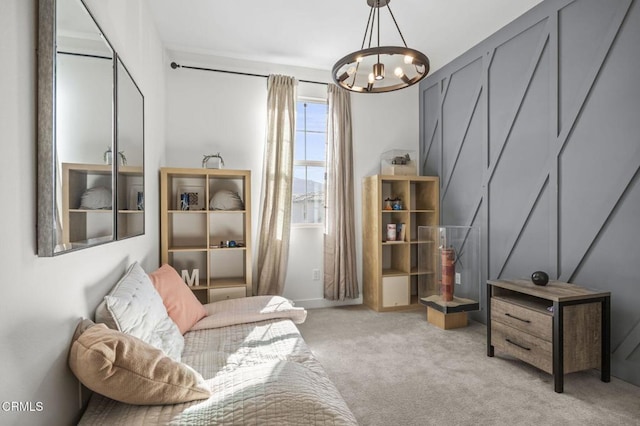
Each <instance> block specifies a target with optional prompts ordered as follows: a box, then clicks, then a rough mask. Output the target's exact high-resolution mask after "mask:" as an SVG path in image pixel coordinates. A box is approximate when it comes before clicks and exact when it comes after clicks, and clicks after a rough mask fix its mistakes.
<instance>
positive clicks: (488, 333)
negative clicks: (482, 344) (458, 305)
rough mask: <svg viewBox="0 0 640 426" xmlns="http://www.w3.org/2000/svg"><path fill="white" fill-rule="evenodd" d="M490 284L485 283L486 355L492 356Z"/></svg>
mask: <svg viewBox="0 0 640 426" xmlns="http://www.w3.org/2000/svg"><path fill="white" fill-rule="evenodd" d="M492 288H493V287H492V286H491V285H489V284H487V356H493V345H492V344H491V293H492Z"/></svg>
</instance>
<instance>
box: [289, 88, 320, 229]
mask: <svg viewBox="0 0 640 426" xmlns="http://www.w3.org/2000/svg"><path fill="white" fill-rule="evenodd" d="M326 146H327V103H326V101H320V100H309V99H299V100H298V102H297V104H296V140H295V148H294V157H293V196H292V200H291V202H292V205H291V223H292V224H321V223H323V222H324V191H325V166H326Z"/></svg>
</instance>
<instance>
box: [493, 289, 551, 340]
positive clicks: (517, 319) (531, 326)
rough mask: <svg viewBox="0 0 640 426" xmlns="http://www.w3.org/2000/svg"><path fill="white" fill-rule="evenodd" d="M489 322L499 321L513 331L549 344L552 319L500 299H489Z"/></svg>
mask: <svg viewBox="0 0 640 426" xmlns="http://www.w3.org/2000/svg"><path fill="white" fill-rule="evenodd" d="M491 321H499V322H501V323H503V324H506V325H509V326H511V327H513V328H515V329H518V330H521V331H524V332H526V333H529V334H532V335H534V336H537V337H539V338H541V339H543V340H547V341H549V342H551V339H552V333H553V317H552V316H551V315H547V314H545V313H542V312H537V311H534V310H533V309H528V308H524V307H522V306H518V305H515V304H512V303H509V302H505V301H503V300H501V299H498V298H495V297H492V298H491Z"/></svg>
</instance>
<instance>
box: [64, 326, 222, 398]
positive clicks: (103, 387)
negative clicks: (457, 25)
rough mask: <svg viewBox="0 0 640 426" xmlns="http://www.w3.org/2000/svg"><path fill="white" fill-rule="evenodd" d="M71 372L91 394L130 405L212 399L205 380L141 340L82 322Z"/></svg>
mask: <svg viewBox="0 0 640 426" xmlns="http://www.w3.org/2000/svg"><path fill="white" fill-rule="evenodd" d="M69 367H71V371H73V373H74V374H75V375H76V377H78V379H79V380H80V381H81V382H82V383H83V384H84V385H85V386H86V387H88V388H89V389H91V390H93V391H94V392H98V393H100V394H102V395H104V396H106V397H108V398H111V399H115V400H116V401H120V402H124V403H127V404H137V405H161V404H177V403H180V402H188V401H195V400H198V399H206V398H208V397H209V396H211V391H210V390H209V388H208V387H207V385H206V383H205V381H204V379H203V378H202V376H201V375H200V374H199V373H198V372H197V371H195V370H194V369H192V368H191V367H189V366H188V365H186V364H183V363H181V362H177V361H174V360H173V359H171V358H170V357H168V356H167V355H165V354H164V352H162V351H161V350H160V349H157V348H155V347H153V346H151V345H149V344H148V343H145V342H143V341H142V340H140V339H138V338H137V337H134V336H131V335H128V334H125V333H122V332H120V331H117V330H112V329H110V328H107V326H106V325H104V324H93V322H92V321H90V320H84V321H83V322H81V323H80V324H79V325H78V327H77V329H76V333H75V334H74V336H73V342H72V344H71V351H70V353H69Z"/></svg>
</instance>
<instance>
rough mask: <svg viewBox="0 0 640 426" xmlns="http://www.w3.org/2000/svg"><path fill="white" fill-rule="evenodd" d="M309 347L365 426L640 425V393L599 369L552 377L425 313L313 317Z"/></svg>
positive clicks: (349, 311) (482, 333) (341, 311)
mask: <svg viewBox="0 0 640 426" xmlns="http://www.w3.org/2000/svg"><path fill="white" fill-rule="evenodd" d="M299 328H300V330H301V332H302V334H303V336H304V339H305V340H306V342H307V343H308V344H309V347H310V348H311V350H312V351H313V353H314V354H315V355H316V357H317V358H318V359H319V361H320V362H321V363H322V365H323V366H324V368H325V370H326V371H327V373H328V375H329V377H331V379H332V380H333V382H334V383H335V384H336V386H337V387H338V389H339V391H340V393H341V394H342V395H343V397H344V399H345V400H346V402H347V404H348V405H349V407H350V408H351V410H352V411H353V413H354V414H355V416H356V418H357V419H358V421H359V423H360V424H361V425H363V426H365V425H384V426H405V425H406V426H408V425H640V388H639V387H637V386H633V385H631V384H629V383H626V382H623V381H621V380H619V379H616V378H615V377H612V379H611V382H610V383H603V382H601V381H600V373H599V371H596V370H591V371H585V372H579V373H572V374H568V375H566V376H565V383H564V393H562V394H558V393H555V392H554V391H553V378H552V376H551V375H548V374H546V373H544V372H542V371H540V370H538V369H536V368H534V367H531V366H529V365H527V364H525V363H523V362H521V361H518V360H515V359H513V358H509V357H507V356H500V355H499V354H498V353H497V351H496V356H495V357H493V358H489V357H487V355H486V353H487V351H486V327H485V326H484V325H483V324H480V323H477V322H470V325H469V326H468V327H465V328H461V329H455V330H448V331H445V330H441V329H439V328H437V327H434V326H432V325H431V324H429V323H428V322H427V321H426V314H425V311H424V310H422V309H420V310H416V311H410V312H385V313H377V312H374V311H372V310H369V309H368V308H366V307H364V306H349V307H340V308H324V309H311V310H309V311H308V317H307V321H306V322H305V323H304V324H301V325H299Z"/></svg>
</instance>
